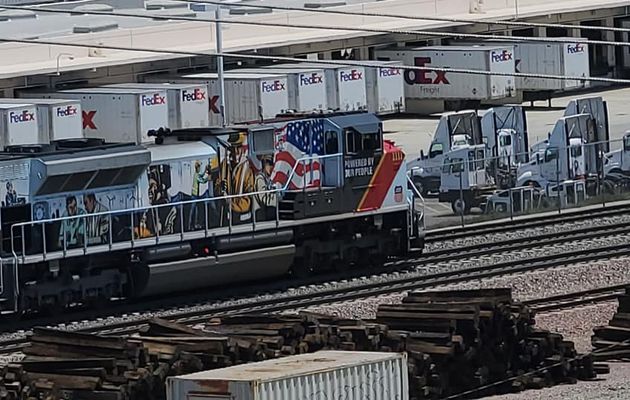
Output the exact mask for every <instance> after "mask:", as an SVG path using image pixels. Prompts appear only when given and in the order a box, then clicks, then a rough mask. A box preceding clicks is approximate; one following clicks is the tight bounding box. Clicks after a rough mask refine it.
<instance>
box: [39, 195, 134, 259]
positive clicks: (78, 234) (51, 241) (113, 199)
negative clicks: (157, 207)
mask: <svg viewBox="0 0 630 400" xmlns="http://www.w3.org/2000/svg"><path fill="white" fill-rule="evenodd" d="M135 206H136V199H135V190H134V188H132V187H129V188H120V189H115V190H109V191H99V192H93V191H88V192H84V193H66V194H63V195H56V196H51V197H48V198H39V199H35V201H34V202H33V220H35V221H37V220H44V219H59V221H55V222H52V223H48V224H46V227H45V231H46V246H47V249H49V250H54V249H57V250H58V249H63V248H64V247H65V248H75V247H81V246H84V245H87V246H91V245H96V244H107V243H109V240H110V238H111V239H112V240H113V241H114V242H116V241H119V240H122V239H123V238H124V236H128V235H125V228H126V227H128V226H129V223H128V222H125V218H124V217H123V215H115V214H114V215H109V214H107V212H108V211H110V210H111V211H114V210H126V209H132V208H134V207H135ZM90 214H94V215H93V216H90ZM127 221H128V219H127ZM127 230H128V229H127Z"/></svg>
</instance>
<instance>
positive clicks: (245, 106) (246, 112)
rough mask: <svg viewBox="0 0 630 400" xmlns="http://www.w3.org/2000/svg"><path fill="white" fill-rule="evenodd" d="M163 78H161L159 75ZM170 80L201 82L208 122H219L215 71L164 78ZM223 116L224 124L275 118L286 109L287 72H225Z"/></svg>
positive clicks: (211, 123) (218, 123)
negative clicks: (207, 101) (205, 89)
mask: <svg viewBox="0 0 630 400" xmlns="http://www.w3.org/2000/svg"><path fill="white" fill-rule="evenodd" d="M162 80H164V79H162ZM166 81H168V82H172V83H191V82H195V83H197V84H198V83H204V84H205V85H207V87H208V93H209V98H210V125H220V124H221V110H220V104H221V103H220V100H219V79H218V75H217V74H215V73H208V74H193V75H185V76H182V77H180V78H174V79H166ZM224 85H225V116H226V123H227V124H238V123H241V122H250V121H259V120H260V119H261V118H262V119H270V118H274V117H275V116H276V115H278V114H280V113H283V112H286V111H287V110H288V109H289V92H288V89H287V76H286V75H282V74H269V73H261V74H253V73H252V74H239V73H231V72H226V73H225V74H224Z"/></svg>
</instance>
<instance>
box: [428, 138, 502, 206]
mask: <svg viewBox="0 0 630 400" xmlns="http://www.w3.org/2000/svg"><path fill="white" fill-rule="evenodd" d="M485 162H486V146H485V145H483V144H481V145H472V146H465V147H461V148H459V149H456V150H452V151H450V152H448V153H447V154H445V156H444V163H443V165H442V170H441V174H440V194H439V201H440V202H448V203H451V208H452V209H453V212H454V213H455V214H460V213H462V212H463V213H465V214H466V213H468V212H469V211H470V209H471V207H478V206H479V205H480V204H481V203H482V202H483V200H484V199H485V197H484V195H485V194H489V193H491V192H492V191H493V190H494V181H493V180H492V178H491V177H490V176H488V173H487V169H486V165H485Z"/></svg>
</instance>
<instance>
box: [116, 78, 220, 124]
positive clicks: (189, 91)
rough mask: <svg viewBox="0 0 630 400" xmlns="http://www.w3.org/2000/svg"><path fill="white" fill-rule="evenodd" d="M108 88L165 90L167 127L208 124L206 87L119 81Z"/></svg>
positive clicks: (208, 107)
mask: <svg viewBox="0 0 630 400" xmlns="http://www.w3.org/2000/svg"><path fill="white" fill-rule="evenodd" d="M105 87H110V88H126V89H129V88H134V89H148V90H166V95H167V104H168V127H169V128H170V129H182V128H201V127H207V126H209V125H210V117H209V110H210V103H209V101H208V87H207V86H206V85H195V84H174V83H119V84H114V85H107V86H105Z"/></svg>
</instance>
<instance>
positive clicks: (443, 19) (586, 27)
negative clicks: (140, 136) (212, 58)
mask: <svg viewBox="0 0 630 400" xmlns="http://www.w3.org/2000/svg"><path fill="white" fill-rule="evenodd" d="M175 1H179V2H182V3H201V4H212V5H217V6H222V7H224V8H226V9H227V8H230V7H234V6H241V7H252V8H260V9H267V10H282V11H303V12H314V13H321V14H336V15H347V16H357V17H375V18H395V19H407V20H416V21H437V22H453V23H464V24H473V25H475V24H488V25H505V26H523V27H528V28H531V27H536V28H561V29H582V30H593V31H613V32H630V28H617V27H609V26H591V25H570V24H551V23H549V24H545V23H540V22H521V21H505V20H499V19H487V18H486V19H476V20H473V19H466V18H449V17H437V16H436V17H428V16H427V17H425V16H422V17H416V16H409V15H400V14H389V13H373V12H366V11H348V10H332V9H322V8H304V7H292V6H279V5H265V4H255V3H247V4H243V5H240V4H225V3H223V2H221V1H216V0H175Z"/></svg>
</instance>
